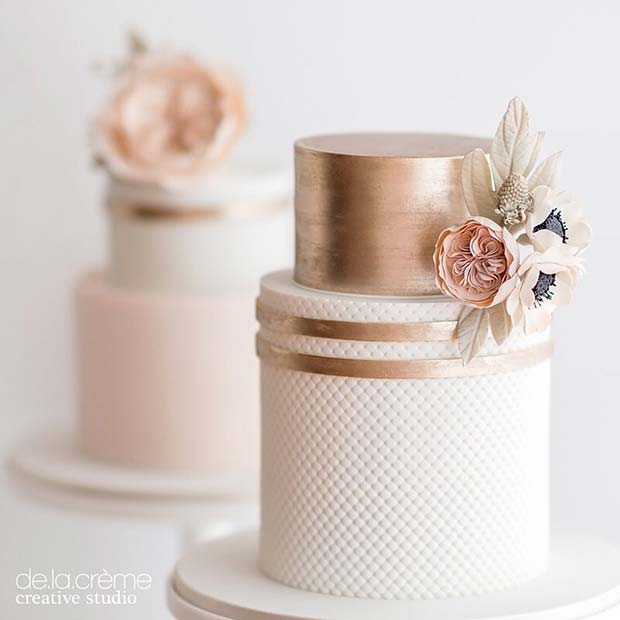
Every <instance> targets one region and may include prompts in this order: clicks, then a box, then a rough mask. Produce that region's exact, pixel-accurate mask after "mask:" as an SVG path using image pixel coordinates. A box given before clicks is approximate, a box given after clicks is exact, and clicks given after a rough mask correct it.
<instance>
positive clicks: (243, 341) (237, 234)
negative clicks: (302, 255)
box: [76, 167, 292, 480]
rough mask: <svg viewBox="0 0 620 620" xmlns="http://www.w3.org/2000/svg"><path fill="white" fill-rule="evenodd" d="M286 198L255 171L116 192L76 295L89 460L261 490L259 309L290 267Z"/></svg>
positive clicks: (281, 187) (273, 178)
mask: <svg viewBox="0 0 620 620" xmlns="http://www.w3.org/2000/svg"><path fill="white" fill-rule="evenodd" d="M289 198H290V181H289V180H288V178H287V177H286V175H284V176H283V175H282V174H281V173H280V172H273V171H269V170H261V169H258V168H252V169H240V168H236V169H234V168H230V167H228V168H223V169H222V171H218V172H214V173H212V175H210V176H209V177H208V179H206V180H205V181H204V183H203V185H200V186H193V187H191V188H185V189H181V188H174V189H164V188H161V187H157V186H150V185H140V184H136V183H131V182H121V181H119V180H114V179H111V180H110V182H109V185H108V192H107V197H106V212H107V219H108V222H109V230H110V236H109V245H110V247H109V257H108V264H107V266H106V267H105V269H104V270H102V272H101V273H99V272H97V273H91V274H88V275H86V276H84V277H83V278H82V279H81V281H80V282H79V284H78V288H77V295H76V306H77V309H76V314H77V325H76V329H77V334H76V340H77V348H78V379H79V381H78V394H79V424H78V426H79V443H80V447H81V449H82V451H83V453H84V454H85V455H86V456H88V457H92V458H94V459H98V460H101V461H105V462H107V463H110V464H118V465H123V466H136V467H146V468H155V469H160V470H177V471H188V472H194V473H201V474H205V475H213V476H221V475H223V476H226V475H228V474H231V475H237V474H240V475H246V476H248V477H249V478H250V479H252V480H255V479H257V477H258V467H259V450H258V448H259V445H258V444H259V437H258V427H259V391H258V372H259V370H258V361H257V360H256V357H255V353H254V346H253V340H254V334H255V329H256V322H255V317H254V301H255V297H256V292H257V290H258V282H259V277H260V275H261V274H262V273H264V271H265V270H272V269H277V268H279V267H282V266H284V265H286V264H288V263H289V262H290V260H291V256H292V234H291V233H292V222H291V219H292V217H291V209H290V208H289V205H288V203H289ZM240 386H241V388H240Z"/></svg>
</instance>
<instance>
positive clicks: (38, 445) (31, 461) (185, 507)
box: [8, 433, 258, 549]
mask: <svg viewBox="0 0 620 620" xmlns="http://www.w3.org/2000/svg"><path fill="white" fill-rule="evenodd" d="M8 469H9V474H10V477H11V480H12V482H13V484H14V486H15V488H16V490H17V491H18V492H19V493H20V494H22V495H25V496H26V497H28V498H30V499H35V500H38V501H41V502H44V503H46V504H49V505H52V506H56V507H58V508H62V509H65V510H74V511H78V512H86V513H91V514H97V515H102V514H103V515H110V516H116V517H126V518H127V517H128V518H139V519H144V520H152V521H157V522H163V523H166V524H169V525H173V526H176V527H177V528H179V533H180V544H181V549H184V548H185V547H186V546H187V545H189V544H191V543H194V542H196V541H197V540H209V539H213V538H216V537H218V536H222V535H226V534H230V533H231V532H234V531H238V530H239V529H243V528H247V527H250V526H254V525H255V524H256V523H257V521H258V508H257V497H256V495H257V489H256V485H255V484H253V481H249V480H242V479H233V478H208V477H204V476H199V475H197V474H187V473H186V472H163V471H154V470H148V469H139V468H132V467H120V466H117V465H109V464H106V463H102V462H98V461H95V460H92V459H89V458H87V457H85V456H84V455H83V454H82V453H81V451H80V450H79V448H78V446H77V444H76V441H75V439H74V438H73V436H72V435H71V434H70V433H65V434H63V433H47V434H41V435H38V436H35V437H32V438H30V439H29V440H27V441H25V442H23V443H22V444H20V445H19V446H18V447H17V448H16V449H15V450H14V452H13V454H12V455H11V456H10V458H9V461H8Z"/></svg>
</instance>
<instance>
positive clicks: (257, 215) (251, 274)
mask: <svg viewBox="0 0 620 620" xmlns="http://www.w3.org/2000/svg"><path fill="white" fill-rule="evenodd" d="M290 194H291V190H290V179H289V175H287V174H286V172H284V173H283V172H282V171H280V170H270V169H265V170H262V169H260V168H255V167H254V168H249V167H236V168H234V167H225V168H224V169H222V170H221V171H217V172H214V173H213V174H212V175H210V176H209V177H208V179H207V181H206V182H205V183H204V184H203V185H199V186H192V187H190V188H185V189H174V190H172V189H168V190H167V189H164V188H160V187H156V186H147V185H139V184H136V183H128V182H121V181H118V180H111V181H110V183H109V186H108V192H107V199H106V202H107V207H108V209H107V216H108V218H107V219H108V224H109V257H108V265H107V269H106V278H107V280H108V282H109V283H110V284H111V285H113V286H117V287H120V288H124V289H131V290H148V291H171V292H175V293H199V294H213V293H222V292H223V293H229V292H235V291H237V292H238V291H248V290H255V289H256V287H257V283H258V279H259V278H260V276H261V275H262V274H264V273H265V272H266V271H269V270H272V269H274V268H282V267H284V266H286V265H287V264H290V260H291V256H292V241H291V237H292V235H291V229H292V214H291V209H290V201H291V197H290Z"/></svg>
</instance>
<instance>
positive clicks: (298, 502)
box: [257, 134, 551, 599]
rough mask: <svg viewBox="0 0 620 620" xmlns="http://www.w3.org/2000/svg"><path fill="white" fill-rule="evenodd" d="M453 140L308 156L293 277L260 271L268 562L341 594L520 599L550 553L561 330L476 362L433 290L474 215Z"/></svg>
mask: <svg viewBox="0 0 620 620" xmlns="http://www.w3.org/2000/svg"><path fill="white" fill-rule="evenodd" d="M478 146H480V147H482V148H487V147H488V143H487V142H486V141H485V140H482V139H476V138H463V137H458V136H445V135H442V136H429V135H423V136H417V135H390V134H384V135H382V134H379V135H353V136H347V135H340V136H321V137H317V138H308V139H304V140H301V141H299V142H298V143H297V145H296V196H295V209H296V266H295V271H294V276H291V274H289V273H284V272H281V273H275V274H271V275H269V276H266V277H265V278H264V279H263V280H262V288H261V293H260V297H259V300H258V317H259V321H260V324H261V327H260V332H259V335H258V340H257V349H258V354H259V357H260V358H261V393H262V398H261V399H262V403H261V407H262V482H261V485H262V495H261V502H262V520H261V533H260V551H259V565H260V568H261V570H262V571H263V572H264V573H265V574H266V575H268V576H270V577H271V578H273V579H274V580H277V581H279V582H281V583H283V584H286V585H289V586H293V587H296V588H300V589H304V590H309V591H313V592H319V593H324V594H332V595H338V596H349V597H360V598H384V599H422V598H445V597H456V596H469V595H474V594H481V593H486V592H492V591H496V590H501V589H505V588H509V587H512V586H515V585H518V584H520V583H523V582H525V581H527V580H530V579H533V578H535V577H537V576H539V575H540V574H541V573H543V572H544V571H545V569H546V567H547V562H548V518H549V515H548V512H549V508H548V501H549V492H548V424H549V361H548V360H549V356H550V352H551V342H550V336H549V333H548V332H543V333H541V334H537V335H532V336H525V335H524V334H523V333H521V332H515V333H514V334H512V335H511V336H509V337H508V339H507V340H506V341H505V342H504V343H503V344H502V345H498V344H496V343H495V341H494V340H492V339H491V338H489V339H488V340H486V341H485V342H484V344H483V345H482V347H481V350H480V351H479V353H478V356H477V357H476V358H475V359H473V360H472V361H471V362H470V363H469V364H467V365H464V363H463V361H462V359H461V354H460V352H459V348H458V345H457V342H456V339H455V333H456V322H457V319H458V317H459V314H460V312H461V310H462V306H461V304H460V303H458V302H456V301H454V300H452V299H448V298H446V297H443V296H440V295H437V292H438V291H437V288H436V285H435V280H434V266H433V250H434V244H435V241H436V239H437V236H438V234H439V232H440V231H441V230H442V229H443V228H444V227H446V226H449V225H452V224H454V223H455V222H459V221H462V220H463V219H464V217H465V216H466V210H465V207H464V204H463V195H462V190H461V183H460V178H461V167H462V158H463V155H464V154H465V153H467V152H468V151H470V150H472V149H473V148H476V147H478Z"/></svg>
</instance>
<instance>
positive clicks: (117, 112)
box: [94, 45, 245, 186]
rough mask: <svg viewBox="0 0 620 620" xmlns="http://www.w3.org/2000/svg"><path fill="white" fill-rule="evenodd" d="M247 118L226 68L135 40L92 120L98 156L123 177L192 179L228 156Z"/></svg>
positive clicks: (167, 182)
mask: <svg viewBox="0 0 620 620" xmlns="http://www.w3.org/2000/svg"><path fill="white" fill-rule="evenodd" d="M244 121H245V112H244V105H243V98H242V96H241V90H240V87H239V84H238V83H237V82H236V80H235V79H234V78H232V76H231V75H229V74H228V73H226V72H224V71H223V70H220V69H214V68H212V67H207V66H205V65H204V64H202V63H201V62H199V61H198V60H197V59H195V58H194V57H192V56H190V55H188V54H182V53H170V52H154V51H153V52H152V51H148V50H146V49H145V47H144V46H142V45H141V46H139V47H137V48H136V47H135V46H134V53H133V56H132V57H131V58H130V60H129V61H128V62H127V63H126V64H125V66H123V67H122V69H121V72H120V76H119V78H118V83H117V85H116V89H115V93H114V94H113V96H112V97H111V99H110V100H109V101H108V102H107V104H106V106H105V107H104V109H103V111H102V112H101V114H100V115H99V117H98V118H97V120H96V123H95V134H94V150H95V157H96V159H97V161H99V162H100V163H102V164H103V165H104V166H105V167H106V168H107V169H108V170H109V172H110V173H111V174H112V175H113V176H116V177H119V178H122V179H124V180H129V181H135V182H140V183H153V184H157V185H162V186H177V185H181V184H190V183H195V182H198V181H200V180H201V179H202V178H204V176H205V175H206V174H208V173H209V172H210V171H211V169H212V168H213V167H214V166H215V165H216V164H218V163H219V162H220V161H221V160H222V159H223V158H225V157H226V155H227V154H228V152H229V150H230V148H231V147H232V145H233V143H234V142H235V140H236V139H237V137H238V135H239V133H240V131H241V129H242V127H243V125H244Z"/></svg>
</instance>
